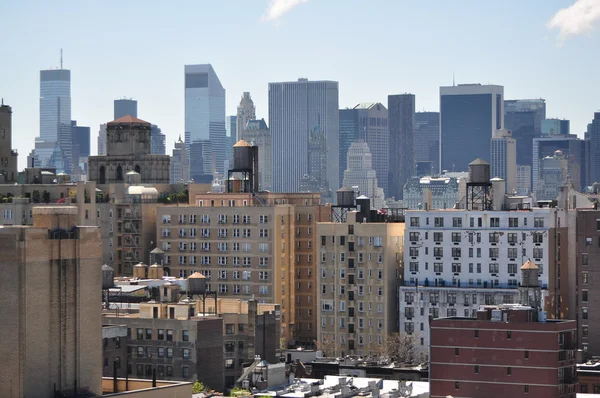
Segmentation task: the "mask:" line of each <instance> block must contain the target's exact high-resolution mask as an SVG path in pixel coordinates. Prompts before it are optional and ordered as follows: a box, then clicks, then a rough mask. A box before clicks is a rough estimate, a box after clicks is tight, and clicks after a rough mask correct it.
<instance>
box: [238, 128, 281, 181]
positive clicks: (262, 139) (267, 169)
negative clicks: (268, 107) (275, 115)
mask: <svg viewBox="0 0 600 398" xmlns="http://www.w3.org/2000/svg"><path fill="white" fill-rule="evenodd" d="M238 135H239V134H238ZM241 137H242V139H243V140H245V141H246V142H249V143H250V144H251V145H254V146H257V147H258V186H259V189H260V190H261V191H270V190H271V189H272V187H273V141H272V137H271V131H270V130H269V127H268V126H267V123H266V122H265V119H260V120H248V122H247V123H246V128H245V129H244V131H243V133H242V134H241Z"/></svg>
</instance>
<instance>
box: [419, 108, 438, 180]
mask: <svg viewBox="0 0 600 398" xmlns="http://www.w3.org/2000/svg"><path fill="white" fill-rule="evenodd" d="M413 140H414V147H415V162H430V163H431V169H430V170H428V172H427V175H433V174H438V173H440V172H441V170H440V113H439V112H417V113H415V134H414V138H413Z"/></svg>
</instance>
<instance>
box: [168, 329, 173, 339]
mask: <svg viewBox="0 0 600 398" xmlns="http://www.w3.org/2000/svg"><path fill="white" fill-rule="evenodd" d="M167 341H173V330H172V329H167Z"/></svg>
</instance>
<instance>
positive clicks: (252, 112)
mask: <svg viewBox="0 0 600 398" xmlns="http://www.w3.org/2000/svg"><path fill="white" fill-rule="evenodd" d="M255 119H256V107H255V106H254V101H252V98H251V97H250V93H249V92H244V94H243V95H242V99H241V101H240V104H239V105H238V107H237V118H236V124H237V129H236V131H237V140H236V142H237V141H239V140H242V139H244V138H242V133H243V132H244V129H245V128H246V124H248V120H255ZM246 141H247V140H246Z"/></svg>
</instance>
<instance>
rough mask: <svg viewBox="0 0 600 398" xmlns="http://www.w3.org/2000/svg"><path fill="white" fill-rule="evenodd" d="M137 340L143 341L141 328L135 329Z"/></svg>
mask: <svg viewBox="0 0 600 398" xmlns="http://www.w3.org/2000/svg"><path fill="white" fill-rule="evenodd" d="M137 339H138V340H143V339H144V329H142V328H138V329H137Z"/></svg>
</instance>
